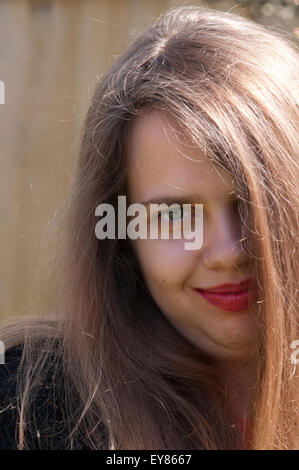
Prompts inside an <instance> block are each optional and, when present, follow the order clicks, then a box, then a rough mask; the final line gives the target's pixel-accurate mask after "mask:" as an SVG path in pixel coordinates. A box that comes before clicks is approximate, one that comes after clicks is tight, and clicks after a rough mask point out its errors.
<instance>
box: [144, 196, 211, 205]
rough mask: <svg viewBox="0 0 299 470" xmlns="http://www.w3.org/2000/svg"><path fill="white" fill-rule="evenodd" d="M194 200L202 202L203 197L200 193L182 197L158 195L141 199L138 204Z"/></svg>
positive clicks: (193, 201) (190, 202) (179, 202)
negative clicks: (144, 199)
mask: <svg viewBox="0 0 299 470" xmlns="http://www.w3.org/2000/svg"><path fill="white" fill-rule="evenodd" d="M195 201H201V202H204V198H202V197H201V196H200V195H197V196H196V197H195V196H192V195H191V196H185V197H183V198H182V196H181V195H180V196H178V197H174V196H164V197H163V196H160V197H155V198H153V199H148V200H146V201H141V202H139V204H142V205H144V206H148V205H150V204H163V203H164V204H167V205H170V204H192V203H195Z"/></svg>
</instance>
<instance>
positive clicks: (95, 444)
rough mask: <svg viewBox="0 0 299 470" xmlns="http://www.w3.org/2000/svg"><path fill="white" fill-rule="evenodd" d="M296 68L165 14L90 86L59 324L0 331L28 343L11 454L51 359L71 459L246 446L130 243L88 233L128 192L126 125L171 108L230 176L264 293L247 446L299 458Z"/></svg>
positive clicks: (268, 42) (278, 56) (236, 26)
mask: <svg viewBox="0 0 299 470" xmlns="http://www.w3.org/2000/svg"><path fill="white" fill-rule="evenodd" d="M297 64H298V52H297V47H296V45H295V42H294V41H293V40H292V39H290V38H289V37H287V36H286V35H285V34H284V35H283V34H281V32H276V31H273V30H271V31H270V30H269V29H267V28H266V27H263V26H261V25H258V24H256V23H254V22H253V21H250V20H248V19H245V18H242V17H239V16H236V15H233V14H230V13H224V12H219V11H215V10H210V9H207V8H202V7H197V6H184V7H178V8H172V9H170V10H168V11H167V12H166V13H164V14H162V15H161V16H160V17H159V18H158V19H157V20H156V21H155V22H154V24H153V25H152V26H151V27H150V28H149V29H148V30H147V31H145V32H144V33H143V34H141V35H140V36H139V37H138V38H137V39H136V40H135V41H134V42H133V43H132V44H131V45H130V46H129V47H128V48H127V50H126V51H125V52H124V53H123V54H122V55H121V56H120V57H118V58H117V59H116V61H115V62H114V64H113V65H112V67H111V68H110V69H109V70H108V71H107V73H106V74H105V75H104V76H103V77H102V78H101V79H100V80H99V82H98V84H97V86H96V89H95V92H94V95H93V97H92V98H91V102H90V107H89V110H88V113H87V116H86V120H85V124H84V129H83V133H82V138H81V148H80V155H79V160H78V167H77V170H76V179H75V184H74V187H73V190H72V193H71V195H70V199H69V201H68V204H67V208H66V210H65V219H64V220H65V225H64V226H63V227H62V226H61V227H60V230H61V234H62V240H61V244H60V248H61V251H60V250H59V253H58V252H57V266H56V268H55V276H56V278H57V279H58V280H59V282H58V283H57V284H58V285H59V286H60V288H59V290H57V289H56V290H55V292H53V297H55V308H53V316H52V317H50V319H47V318H45V319H42V318H40V319H39V320H34V319H32V320H28V321H27V320H26V321H25V324H23V323H22V322H18V323H15V324H14V325H10V326H9V327H6V328H3V329H2V333H1V339H4V341H5V344H6V346H8V345H13V344H16V343H17V342H20V341H21V340H22V341H23V342H24V352H23V360H22V364H21V366H20V370H19V375H18V380H19V403H20V405H19V427H18V439H19V448H20V449H23V448H26V432H27V431H26V429H27V428H26V425H25V423H27V422H28V421H29V417H30V407H31V401H32V395H31V392H30V391H31V390H32V388H33V387H34V386H35V384H36V383H38V381H40V377H41V374H44V371H45V370H47V368H49V367H50V366H51V365H52V366H53V360H51V361H50V360H49V357H51V358H52V357H53V352H54V357H56V358H59V364H60V365H59V367H60V370H62V371H63V374H64V377H66V379H65V382H64V385H63V387H64V394H65V403H66V410H69V412H68V413H69V414H68V416H69V418H70V421H69V423H70V429H69V440H68V444H67V447H68V448H73V446H74V440H75V439H76V436H77V437H78V435H80V439H82V440H83V442H84V444H85V445H86V446H88V447H90V448H91V449H103V448H107V447H105V445H108V447H109V448H114V449H232V448H242V447H244V446H245V444H244V442H243V441H242V440H240V439H239V435H238V433H237V432H236V429H235V427H233V426H232V424H233V418H232V416H231V415H230V414H229V412H228V410H227V408H226V404H225V397H224V393H223V390H222V388H221V386H220V384H219V383H218V380H217V374H216V372H215V370H214V368H213V364H212V363H211V361H210V359H209V357H207V356H206V355H205V354H204V353H203V352H202V351H200V350H198V349H195V348H194V347H193V346H192V345H191V344H189V343H188V342H187V341H186V340H185V339H184V338H182V336H181V335H180V334H179V333H178V332H177V331H175V329H174V328H173V327H172V326H171V325H170V324H169V323H168V322H167V321H166V319H165V318H164V316H163V314H162V313H161V311H160V310H159V308H158V306H157V305H156V304H155V303H154V301H153V299H152V298H151V296H150V294H149V292H148V290H147V286H146V285H145V282H144V280H143V278H142V275H141V270H140V268H139V265H138V262H137V260H136V259H135V257H134V254H133V253H132V252H131V250H130V246H129V245H128V244H127V243H126V240H109V239H107V240H101V241H99V240H98V239H97V238H96V236H95V233H94V229H95V223H96V221H95V207H96V206H97V205H98V204H100V203H103V202H106V203H111V204H116V198H117V195H120V194H126V172H127V158H128V156H127V153H128V152H127V142H128V138H129V132H130V123H131V121H132V120H133V119H134V118H136V117H138V116H140V115H142V114H143V113H147V112H148V111H149V110H151V109H158V110H162V111H165V112H166V113H167V114H168V116H169V118H170V119H171V120H172V122H173V123H174V124H175V125H176V127H177V132H178V134H179V133H180V132H182V134H184V135H185V136H186V135H187V136H189V137H190V139H191V140H192V142H193V143H194V145H196V146H197V147H198V148H200V149H201V150H202V151H204V152H205V154H206V155H207V157H208V158H210V159H211V161H212V162H215V163H216V164H218V165H221V166H222V167H223V168H225V169H226V170H227V171H229V172H230V173H231V174H232V176H233V177H234V180H235V183H236V188H237V195H238V200H239V211H240V217H241V218H242V221H243V234H242V235H243V236H242V239H243V240H244V245H243V246H244V250H246V251H247V254H248V256H250V257H251V259H252V260H253V262H254V266H255V272H256V279H257V282H258V286H259V302H258V313H257V315H258V321H259V325H260V329H259V331H260V345H259V351H258V354H257V357H256V363H257V366H256V367H257V369H256V386H255V391H254V396H253V399H252V404H251V412H250V416H249V421H250V423H251V440H250V443H249V444H248V443H247V446H248V447H249V448H251V449H295V448H298V444H299V439H298V425H297V426H296V424H297V416H298V411H299V410H298V398H299V397H298V394H299V383H298V375H297V374H296V370H295V368H294V365H293V364H292V362H291V360H290V355H291V352H292V350H291V349H290V345H291V343H292V341H293V340H295V339H297V338H299V335H298V313H297V312H298V298H297V291H296V280H297V279H298V256H296V246H297V241H298V240H297V237H298V192H297V186H298V163H297V156H298V95H297V88H298V82H297V76H298V65H297ZM75 392H76V393H77V394H78V397H79V399H78V402H77V405H78V403H80V406H79V405H78V406H77V407H76V411H75V412H74V410H73V408H71V406H69V405H70V403H71V397H72V396H74V393H75ZM71 414H72V416H71ZM71 418H72V419H71ZM101 424H102V425H104V426H105V429H106V431H107V436H108V438H109V439H108V441H109V442H108V444H104V442H103V439H102V434H101V433H100V429H101V426H100V425H101Z"/></svg>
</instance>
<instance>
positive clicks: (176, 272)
mask: <svg viewBox="0 0 299 470" xmlns="http://www.w3.org/2000/svg"><path fill="white" fill-rule="evenodd" d="M134 244H135V251H136V254H137V257H138V259H139V262H140V264H141V268H142V271H143V274H144V277H145V279H146V280H148V281H149V282H155V283H163V284H164V285H165V287H166V285H168V286H171V285H181V284H182V283H184V281H185V279H186V278H187V277H188V275H189V274H190V269H191V266H192V256H191V253H192V252H191V251H186V250H184V241H183V240H150V239H148V240H135V241H134Z"/></svg>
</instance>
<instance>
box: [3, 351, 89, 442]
mask: <svg viewBox="0 0 299 470" xmlns="http://www.w3.org/2000/svg"><path fill="white" fill-rule="evenodd" d="M22 359H23V345H22V344H21V345H18V346H14V347H12V348H10V349H8V350H7V351H6V352H5V361H4V364H0V450H16V449H18V428H19V422H20V411H19V410H20V404H21V401H22V398H23V397H24V393H26V388H22V381H21V382H20V380H19V379H20V375H21V377H23V376H24V374H23V372H24V371H23V370H21V369H22V368H23V367H25V368H26V360H25V361H23V360H22ZM57 363H58V361H57V360H53V361H50V366H49V364H48V366H47V368H46V374H43V373H41V374H39V378H40V380H39V381H36V382H35V383H34V386H33V385H32V383H30V380H31V379H33V378H34V377H33V376H32V375H31V376H30V377H28V380H29V385H32V386H30V392H29V393H30V400H29V402H30V410H29V412H28V413H27V415H25V422H26V428H25V429H26V431H27V433H26V442H27V446H28V447H27V448H29V449H45V450H46V449H67V448H69V444H68V438H69V430H70V420H69V417H68V416H69V415H68V416H66V413H65V401H64V386H63V377H62V374H61V372H60V371H59V367H57ZM21 372H22V374H21ZM25 373H26V371H25ZM76 405H77V406H78V402H77V403H76ZM73 448H79V449H81V448H84V447H82V446H80V444H79V442H75V443H74V447H73Z"/></svg>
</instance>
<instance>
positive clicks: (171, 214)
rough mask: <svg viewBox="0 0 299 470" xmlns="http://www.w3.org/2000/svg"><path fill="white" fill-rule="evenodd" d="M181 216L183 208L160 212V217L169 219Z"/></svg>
mask: <svg viewBox="0 0 299 470" xmlns="http://www.w3.org/2000/svg"><path fill="white" fill-rule="evenodd" d="M182 216H183V210H179V209H178V210H175V211H171V210H170V211H166V212H163V213H162V214H161V218H166V219H167V220H170V221H175V220H180V219H181V218H182Z"/></svg>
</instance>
